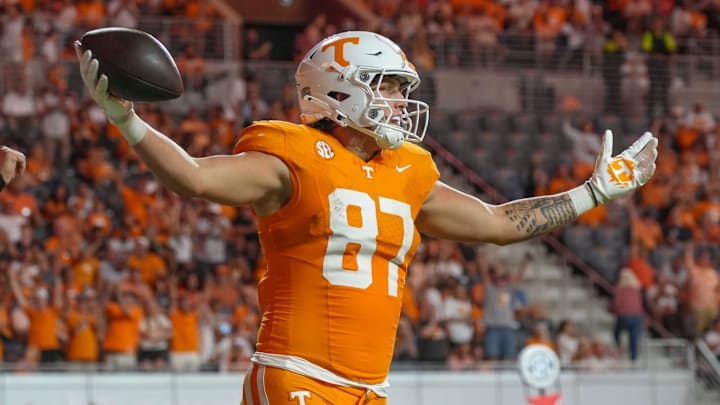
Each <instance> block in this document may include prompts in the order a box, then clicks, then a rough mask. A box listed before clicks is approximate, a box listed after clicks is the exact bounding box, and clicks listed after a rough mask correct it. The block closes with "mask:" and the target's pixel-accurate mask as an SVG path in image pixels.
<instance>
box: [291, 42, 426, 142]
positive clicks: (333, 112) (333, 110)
mask: <svg viewBox="0 0 720 405" xmlns="http://www.w3.org/2000/svg"><path fill="white" fill-rule="evenodd" d="M385 77H392V78H395V79H397V80H399V81H400V83H401V85H400V86H401V91H402V92H403V95H404V97H403V98H402V99H396V98H395V99H393V98H386V97H383V96H382V95H381V94H380V91H379V87H380V84H381V83H382V81H383V78H385ZM295 80H296V82H297V88H298V97H299V99H300V114H301V118H302V121H303V123H305V124H312V123H314V122H317V121H319V120H321V119H324V118H328V119H330V120H332V121H333V122H335V123H336V124H338V125H340V126H349V127H351V128H354V129H356V130H358V131H360V132H363V133H365V134H367V135H370V136H371V137H373V138H374V139H375V140H376V141H377V143H378V145H379V146H380V147H381V148H383V149H395V148H398V147H399V146H400V145H402V142H403V141H404V140H408V141H413V142H420V141H422V139H423V137H424V136H425V131H426V130H427V124H428V116H429V108H428V105H427V104H426V103H424V102H422V101H418V100H411V99H409V98H408V96H409V94H410V92H412V91H413V90H415V89H416V88H417V87H418V85H419V84H420V78H419V77H418V74H417V72H416V71H415V66H413V64H412V63H410V62H409V61H408V60H407V58H406V57H405V53H404V52H403V51H402V50H401V49H400V47H399V46H398V45H397V44H395V43H394V42H393V41H391V40H389V39H387V38H385V37H383V36H382V35H378V34H375V33H373V32H366V31H348V32H343V33H340V34H336V35H333V36H331V37H328V38H325V39H324V40H322V41H320V42H319V43H318V44H317V45H315V46H314V47H313V48H312V49H311V50H310V51H309V52H308V53H307V55H305V57H304V58H303V60H302V61H301V62H300V64H299V66H298V68H297V71H296V72H295ZM398 103H400V104H401V105H402V106H403V107H402V110H401V113H400V114H399V115H398V114H397V113H393V109H392V107H391V106H392V105H393V104H395V105H397V104H398Z"/></svg>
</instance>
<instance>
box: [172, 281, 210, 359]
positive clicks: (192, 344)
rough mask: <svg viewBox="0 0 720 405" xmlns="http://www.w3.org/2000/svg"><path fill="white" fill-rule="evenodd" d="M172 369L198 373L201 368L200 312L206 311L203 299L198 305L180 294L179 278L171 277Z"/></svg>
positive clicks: (188, 296)
mask: <svg viewBox="0 0 720 405" xmlns="http://www.w3.org/2000/svg"><path fill="white" fill-rule="evenodd" d="M169 281H170V322H171V323H172V328H173V335H172V338H171V339H170V367H172V369H173V370H175V371H185V372H187V371H190V372H193V371H197V370H198V369H199V368H200V312H201V310H203V311H204V310H206V305H207V304H206V303H205V300H204V294H203V297H202V298H201V299H200V300H199V301H200V302H199V305H200V306H202V308H198V305H197V303H194V302H193V300H191V299H190V295H189V294H187V293H184V294H181V295H179V294H178V286H177V278H176V277H175V275H172V276H170V278H169Z"/></svg>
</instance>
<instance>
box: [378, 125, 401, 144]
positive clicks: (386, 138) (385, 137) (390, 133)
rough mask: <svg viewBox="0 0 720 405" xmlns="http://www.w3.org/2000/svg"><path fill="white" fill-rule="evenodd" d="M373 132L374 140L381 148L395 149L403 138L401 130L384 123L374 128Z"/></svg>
mask: <svg viewBox="0 0 720 405" xmlns="http://www.w3.org/2000/svg"><path fill="white" fill-rule="evenodd" d="M373 133H374V134H375V136H374V138H375V142H377V144H378V146H379V147H380V148H382V149H397V148H399V147H400V145H402V143H403V141H404V140H405V135H404V134H403V133H402V131H400V130H397V129H394V128H391V127H387V126H384V125H382V126H378V127H377V128H375V131H373Z"/></svg>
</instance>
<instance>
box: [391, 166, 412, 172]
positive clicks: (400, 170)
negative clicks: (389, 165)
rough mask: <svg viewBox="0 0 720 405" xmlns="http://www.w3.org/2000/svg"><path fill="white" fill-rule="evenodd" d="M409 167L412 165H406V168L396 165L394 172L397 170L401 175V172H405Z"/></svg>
mask: <svg viewBox="0 0 720 405" xmlns="http://www.w3.org/2000/svg"><path fill="white" fill-rule="evenodd" d="M410 166H412V165H407V166H397V165H396V166H395V170H397V172H398V173H402V172H404V171H405V170H407V169H409V168H410Z"/></svg>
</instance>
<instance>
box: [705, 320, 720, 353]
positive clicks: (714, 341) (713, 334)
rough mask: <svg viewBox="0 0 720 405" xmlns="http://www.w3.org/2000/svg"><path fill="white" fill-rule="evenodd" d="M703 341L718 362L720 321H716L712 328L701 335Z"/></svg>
mask: <svg viewBox="0 0 720 405" xmlns="http://www.w3.org/2000/svg"><path fill="white" fill-rule="evenodd" d="M703 341H704V342H705V344H706V345H707V346H708V348H709V349H710V351H711V352H712V353H713V354H714V355H715V357H717V359H718V361H720V319H716V320H715V322H714V323H713V326H712V327H711V328H710V329H708V331H707V332H706V333H705V334H704V335H703Z"/></svg>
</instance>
